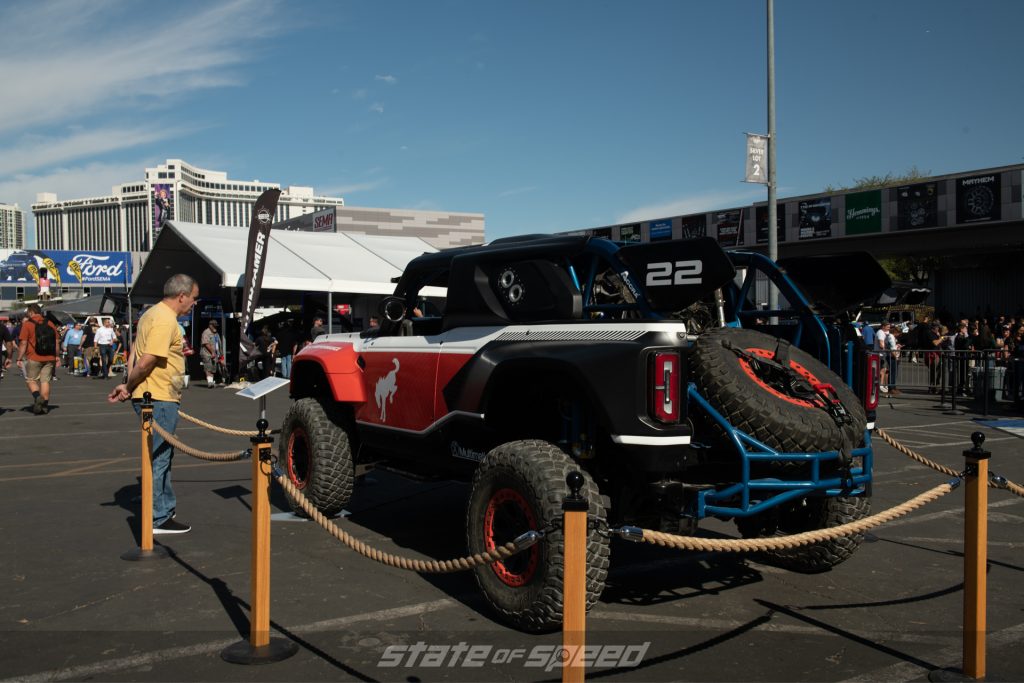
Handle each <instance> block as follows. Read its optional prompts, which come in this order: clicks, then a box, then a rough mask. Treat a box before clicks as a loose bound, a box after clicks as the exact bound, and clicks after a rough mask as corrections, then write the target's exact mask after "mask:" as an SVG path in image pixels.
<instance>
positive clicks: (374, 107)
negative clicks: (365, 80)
mask: <svg viewBox="0 0 1024 683" xmlns="http://www.w3.org/2000/svg"><path fill="white" fill-rule="evenodd" d="M370 111H372V112H375V113H377V114H383V113H384V105H383V104H381V103H380V102H374V103H373V104H371V105H370Z"/></svg>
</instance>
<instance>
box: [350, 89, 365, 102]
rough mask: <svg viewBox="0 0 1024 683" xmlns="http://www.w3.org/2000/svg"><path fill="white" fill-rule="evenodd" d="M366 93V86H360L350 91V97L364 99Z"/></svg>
mask: <svg viewBox="0 0 1024 683" xmlns="http://www.w3.org/2000/svg"><path fill="white" fill-rule="evenodd" d="M366 95H367V92H366V88H360V89H359V90H355V91H353V92H352V99H353V100H365V99H366Z"/></svg>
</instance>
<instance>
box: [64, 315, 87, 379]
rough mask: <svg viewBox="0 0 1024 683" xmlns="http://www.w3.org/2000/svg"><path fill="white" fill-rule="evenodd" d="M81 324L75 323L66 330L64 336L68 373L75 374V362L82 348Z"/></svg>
mask: <svg viewBox="0 0 1024 683" xmlns="http://www.w3.org/2000/svg"><path fill="white" fill-rule="evenodd" d="M83 335H84V333H83V331H82V323H80V322H78V321H75V324H74V326H72V327H71V328H69V329H68V331H67V333H66V334H65V335H64V354H65V356H66V357H67V367H68V373H70V374H74V373H75V360H76V359H77V358H78V356H79V349H81V347H82V337H83Z"/></svg>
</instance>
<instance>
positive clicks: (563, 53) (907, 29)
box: [0, 0, 1024, 239]
mask: <svg viewBox="0 0 1024 683" xmlns="http://www.w3.org/2000/svg"><path fill="white" fill-rule="evenodd" d="M0 26H2V27H3V28H4V40H3V41H2V42H0V74H3V79H2V87H3V94H2V96H0V202H9V203H12V202H18V203H19V204H20V205H21V207H22V208H23V209H25V210H26V212H28V214H29V221H30V224H31V212H30V210H29V209H30V204H31V203H32V202H33V201H34V199H35V194H36V193H37V192H46V191H50V192H57V193H58V197H59V198H60V199H73V198H79V197H89V196H97V195H105V194H108V193H109V192H110V188H111V186H112V185H114V184H118V183H122V182H129V181H133V180H142V178H143V169H144V168H145V167H146V166H153V165H155V164H156V163H159V162H163V161H164V160H166V159H168V158H180V159H184V160H186V161H188V162H190V163H192V164H195V165H197V166H200V167H203V168H210V169H215V170H223V171H226V172H227V173H228V176H229V177H230V178H233V179H239V180H251V179H257V178H258V179H260V180H264V181H272V182H279V183H282V184H284V185H288V184H294V185H312V186H313V187H314V188H316V190H317V191H318V192H320V193H324V194H330V195H340V196H343V197H344V198H345V201H346V203H347V204H348V205H350V206H372V207H386V208H420V209H436V210H451V211H473V212H482V213H484V214H485V217H486V230H487V238H488V239H494V238H497V237H502V236H507V235H513V234H521V233H528V232H553V231H559V230H569V229H574V228H585V227H595V226H601V225H610V224H614V223H619V222H626V221H633V220H644V219H653V218H661V217H666V216H671V215H677V214H681V213H688V212H697V211H708V210H713V209H720V208H729V207H733V206H741V205H744V204H748V203H750V202H753V201H760V200H763V199H765V197H766V191H765V189H764V187H763V186H760V185H748V184H744V183H741V182H739V181H740V179H741V177H742V175H743V154H744V139H743V136H742V133H743V132H745V131H752V132H765V131H766V128H767V124H766V113H765V112H766V106H765V98H766V96H765V93H766V87H765V69H766V67H765V3H764V1H763V0H716V1H715V2H692V1H689V0H668V1H661V0H638V1H634V2H626V1H625V0H622V1H618V2H606V1H601V0H595V1H587V2H584V1H582V0H562V1H557V0H548V1H545V2H541V1H533V0H520V1H517V2H497V1H496V0H494V1H492V0H466V1H463V0H430V1H429V2H427V1H418V2H413V1H407V2H403V1H398V0H394V1H386V0H378V1H372V0H367V1H364V0H352V1H344V0H336V1H326V0H325V1H302V0H290V1H287V2H285V1H280V2H275V1H273V0H234V1H232V2H225V3H210V2H206V1H203V2H175V3H155V4H142V3H137V2H114V1H112V0H90V1H89V2H70V1H67V2H45V1H42V2H40V1H38V0H34V1H30V2H10V1H7V2H4V3H3V4H2V5H0ZM1022 26H1024V2H1019V1H1018V0H990V1H977V2H952V1H944V0H900V1H899V2H893V1H892V0H887V1H876V0H856V1H852V0H851V1H849V2H820V1H818V2H812V1H810V0H776V2H775V42H776V84H777V86H776V87H777V94H776V97H777V126H778V140H779V142H778V182H779V196H780V197H785V196H793V195H799V194H808V193H813V192H817V191H819V190H820V189H822V188H823V187H824V186H826V185H828V184H848V183H850V182H851V181H852V180H853V179H855V178H859V177H863V176H869V175H884V174H886V173H889V172H893V173H902V172H905V171H906V170H907V169H909V168H910V167H911V166H915V165H916V166H917V168H918V169H920V170H922V171H929V172H931V173H933V174H941V173H951V172H957V171H962V170H969V169H975V168H985V167H991V166H1000V165H1005V164H1014V163H1019V162H1020V161H1021V159H1022V158H1024V150H1022V146H1021V144H1020V143H1019V141H1018V140H1017V137H1016V136H1017V135H1018V134H1019V133H1020V124H1019V119H1020V115H1021V111H1022V109H1024V101H1022V100H1024V87H1022V86H1024V83H1022V80H1024V76H1022V73H1024V70H1022V69H1021V67H1020V66H1019V61H1020V59H1019V47H1018V44H1019V40H1020V32H1021V27H1022ZM1015 131H1016V132H1015ZM30 239H31V238H30Z"/></svg>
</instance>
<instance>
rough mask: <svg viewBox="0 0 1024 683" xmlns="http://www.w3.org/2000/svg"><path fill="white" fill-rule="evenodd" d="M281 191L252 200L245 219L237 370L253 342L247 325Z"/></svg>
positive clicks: (257, 296) (256, 297)
mask: <svg viewBox="0 0 1024 683" xmlns="http://www.w3.org/2000/svg"><path fill="white" fill-rule="evenodd" d="M280 196H281V190H267V191H266V192H264V193H263V194H261V195H260V196H259V199H257V200H256V205H255V206H253V209H252V221H250V222H249V246H248V247H247V248H246V256H245V285H244V287H243V289H242V319H241V327H240V328H239V330H238V341H239V346H240V348H239V353H238V368H237V371H238V372H239V373H240V372H241V370H242V368H244V367H245V364H246V363H247V362H248V361H249V360H250V359H251V358H252V356H253V353H254V351H255V347H256V345H255V344H254V343H253V341H252V339H250V338H249V324H250V323H251V322H252V314H253V311H254V310H255V309H256V302H257V301H259V299H260V287H261V286H262V285H263V271H264V270H266V263H267V247H268V246H269V242H270V224H271V223H273V222H274V211H275V210H276V209H277V200H278V198H280Z"/></svg>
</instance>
